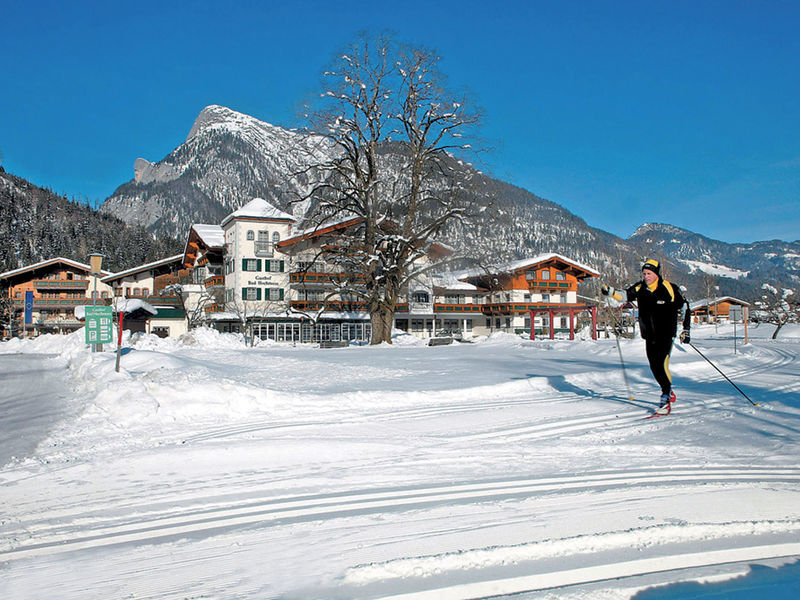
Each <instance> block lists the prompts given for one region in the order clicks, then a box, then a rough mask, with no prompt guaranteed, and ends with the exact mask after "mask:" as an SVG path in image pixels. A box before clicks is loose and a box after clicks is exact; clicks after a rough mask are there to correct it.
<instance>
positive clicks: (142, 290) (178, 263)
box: [101, 254, 189, 337]
mask: <svg viewBox="0 0 800 600" xmlns="http://www.w3.org/2000/svg"><path fill="white" fill-rule="evenodd" d="M183 256H184V255H183V254H176V255H175V256H170V257H169V258H165V259H162V260H159V261H155V262H152V263H148V264H145V265H140V266H138V267H134V268H132V269H127V270H125V271H120V272H118V273H113V274H109V275H107V276H105V277H103V278H102V279H101V281H102V282H103V283H104V284H106V285H107V286H110V287H111V289H112V293H113V297H114V300H115V304H119V305H120V306H121V305H123V304H124V303H123V302H120V301H121V300H141V301H143V302H145V303H146V304H147V305H148V306H149V307H152V308H154V309H155V310H156V313H155V314H153V315H150V316H149V317H148V318H147V319H146V321H144V325H143V326H142V327H138V326H137V330H141V331H146V332H147V333H153V334H155V335H158V336H161V337H168V336H172V337H178V336H180V335H182V334H184V333H186V331H187V330H188V327H187V321H186V311H185V309H184V307H183V302H182V300H181V297H180V294H179V290H177V289H172V288H171V286H172V285H173V284H174V283H177V282H178V281H179V280H180V278H181V277H182V276H183V277H187V276H188V275H189V271H188V270H184V271H181V267H182V266H183ZM140 320H141V319H140Z"/></svg>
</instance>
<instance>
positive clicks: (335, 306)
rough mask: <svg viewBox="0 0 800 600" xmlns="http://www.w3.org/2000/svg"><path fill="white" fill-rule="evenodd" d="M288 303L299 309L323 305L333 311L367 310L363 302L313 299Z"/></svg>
mask: <svg viewBox="0 0 800 600" xmlns="http://www.w3.org/2000/svg"><path fill="white" fill-rule="evenodd" d="M289 305H290V306H291V307H292V308H293V309H295V310H300V311H312V310H313V311H316V310H320V309H322V308H323V307H324V308H325V310H334V311H342V312H363V311H365V310H367V304H366V303H365V302H337V301H333V302H328V303H327V304H326V303H325V302H320V301H315V300H292V301H291V302H290V303H289Z"/></svg>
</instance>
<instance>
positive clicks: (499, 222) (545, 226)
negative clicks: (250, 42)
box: [101, 106, 800, 296]
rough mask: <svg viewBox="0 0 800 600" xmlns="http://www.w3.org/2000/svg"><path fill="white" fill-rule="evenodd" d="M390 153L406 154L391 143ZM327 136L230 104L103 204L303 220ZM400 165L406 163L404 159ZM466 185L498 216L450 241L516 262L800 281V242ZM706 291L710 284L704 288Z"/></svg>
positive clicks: (480, 181) (192, 215)
mask: <svg viewBox="0 0 800 600" xmlns="http://www.w3.org/2000/svg"><path fill="white" fill-rule="evenodd" d="M384 151H385V152H386V153H389V154H391V153H393V152H396V148H393V147H392V146H390V145H389V146H387V147H386V148H385V150H384ZM329 153H330V149H329V147H326V146H325V144H324V143H323V142H322V141H320V139H312V140H309V139H308V138H307V137H306V136H303V135H301V134H300V133H298V132H296V131H292V130H287V129H283V128H281V127H276V126H274V125H271V124H269V123H265V122H264V121H260V120H258V119H256V118H254V117H251V116H248V115H245V114H242V113H239V112H236V111H234V110H231V109H229V108H225V107H222V106H209V107H207V108H205V109H204V110H203V111H202V112H201V113H200V115H199V116H198V117H197V119H196V120H195V122H194V125H193V126H192V127H191V130H190V131H189V135H188V136H187V138H186V141H185V142H184V143H183V144H181V145H180V146H178V147H177V148H176V149H175V150H174V151H173V152H171V153H170V154H169V155H168V156H166V157H165V158H163V159H162V160H160V161H158V162H155V163H153V162H150V161H147V160H145V159H142V158H140V159H138V160H137V161H136V163H135V165H134V169H135V176H134V179H132V180H131V181H129V182H128V183H125V184H124V185H122V186H120V187H119V188H118V189H117V190H116V191H115V192H114V194H113V195H112V196H111V197H110V198H108V199H107V200H106V201H105V203H104V204H103V205H102V207H101V211H103V212H106V213H110V214H113V215H115V216H117V217H119V218H120V219H122V220H124V221H126V222H127V223H134V224H141V225H143V226H144V227H146V228H147V229H148V230H149V231H151V232H152V233H154V234H155V235H156V236H162V235H166V236H174V235H176V233H177V234H178V235H180V232H184V231H188V229H189V227H190V226H191V225H192V224H193V223H215V222H219V221H220V220H222V219H223V218H224V217H225V216H226V215H227V214H229V213H230V212H232V211H234V210H236V209H237V208H239V207H240V206H241V205H242V204H244V203H245V202H247V201H249V200H250V199H252V198H253V197H261V198H264V199H266V200H267V201H268V202H270V203H271V204H273V205H274V206H276V207H277V208H279V209H281V210H284V211H286V212H290V213H293V214H295V215H297V216H298V217H300V216H301V215H302V214H303V212H304V210H305V206H304V205H299V204H292V201H293V200H297V198H298V197H302V195H303V192H304V191H305V189H304V186H305V185H306V184H307V178H306V177H305V176H304V175H303V174H302V172H303V170H304V169H305V168H307V166H308V165H309V164H311V163H312V162H321V160H315V157H319V156H323V157H324V156H328V155H329ZM398 162H399V161H398ZM457 168H458V169H463V170H464V172H465V174H464V176H463V177H460V178H459V179H460V180H462V181H464V182H468V183H464V187H463V192H464V193H465V194H468V195H472V196H477V197H481V198H485V199H486V202H487V203H488V202H489V201H491V202H492V203H493V210H494V211H495V213H494V215H493V217H492V219H484V220H482V221H479V222H476V223H474V224H473V225H471V226H468V227H465V228H464V227H454V228H452V229H451V230H450V231H447V232H444V235H445V237H446V238H447V239H443V240H442V241H444V242H447V243H449V244H450V245H453V246H455V247H458V248H480V249H481V253H482V254H483V255H485V256H486V257H491V259H492V260H496V261H506V260H514V259H518V258H522V257H525V256H530V255H533V254H540V253H543V252H557V253H560V254H565V255H567V256H571V257H573V258H574V259H575V260H578V261H580V262H583V263H586V264H590V265H592V266H593V267H594V268H596V269H598V270H599V271H601V272H602V273H603V274H604V277H605V278H606V279H607V280H611V281H614V282H617V283H620V282H624V281H630V280H631V279H632V278H635V277H636V276H638V269H639V266H640V264H641V260H642V259H643V258H644V257H646V256H651V255H654V256H657V257H659V258H660V259H661V260H664V261H666V262H667V264H668V265H669V269H668V272H669V273H670V274H671V275H672V276H673V277H676V278H679V280H680V281H681V282H682V283H685V284H686V285H687V286H688V287H689V289H690V290H692V289H693V288H695V291H697V292H700V289H699V288H700V287H701V285H707V277H704V274H705V273H708V274H713V275H714V276H716V277H724V278H725V283H726V286H727V288H728V289H727V291H726V293H729V294H740V295H744V296H746V295H748V294H749V295H752V294H753V293H756V292H755V290H757V288H758V287H759V286H760V284H761V283H762V282H763V281H764V280H770V281H774V282H776V283H790V282H794V285H797V282H798V281H800V280H798V274H800V242H794V243H784V242H756V243H754V244H747V245H744V244H725V243H723V242H718V241H715V240H711V239H709V238H706V237H703V236H701V235H698V234H695V233H692V232H690V231H686V230H682V229H679V228H676V227H672V226H669V225H654V224H647V225H643V226H642V227H641V228H639V229H638V230H637V231H636V232H635V233H634V234H633V235H632V236H631V237H630V238H628V239H627V240H625V239H622V238H619V237H617V236H615V235H612V234H610V233H607V232H605V231H602V230H599V229H595V228H593V227H590V226H589V225H588V224H587V223H586V222H585V221H584V220H583V219H581V218H580V217H578V216H576V215H574V214H573V213H571V212H570V211H568V210H566V209H565V208H563V207H562V206H559V205H558V204H555V203H554V202H550V201H548V200H544V199H542V198H539V197H538V196H536V195H534V194H532V193H530V192H528V191H527V190H524V189H521V188H518V187H516V186H513V185H511V184H509V183H506V182H503V181H500V180H497V179H494V178H492V177H489V176H488V175H485V174H482V173H480V172H478V171H476V170H475V169H474V168H473V167H472V166H470V165H468V164H465V163H461V162H458V163H457ZM702 293H706V290H702Z"/></svg>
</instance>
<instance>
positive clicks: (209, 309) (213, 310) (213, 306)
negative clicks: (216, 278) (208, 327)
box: [203, 302, 225, 313]
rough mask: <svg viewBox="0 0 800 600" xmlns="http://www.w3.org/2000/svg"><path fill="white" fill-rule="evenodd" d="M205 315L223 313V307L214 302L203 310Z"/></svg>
mask: <svg viewBox="0 0 800 600" xmlns="http://www.w3.org/2000/svg"><path fill="white" fill-rule="evenodd" d="M203 310H204V311H206V312H207V313H220V312H225V306H224V305H222V304H217V303H216V302H215V303H213V304H209V305H208V306H206V307H205V308H204V309H203Z"/></svg>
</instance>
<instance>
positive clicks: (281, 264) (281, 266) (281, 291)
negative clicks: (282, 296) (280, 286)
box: [281, 261, 283, 292]
mask: <svg viewBox="0 0 800 600" xmlns="http://www.w3.org/2000/svg"><path fill="white" fill-rule="evenodd" d="M281 273H283V261H281ZM282 291H283V290H281V292H282Z"/></svg>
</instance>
